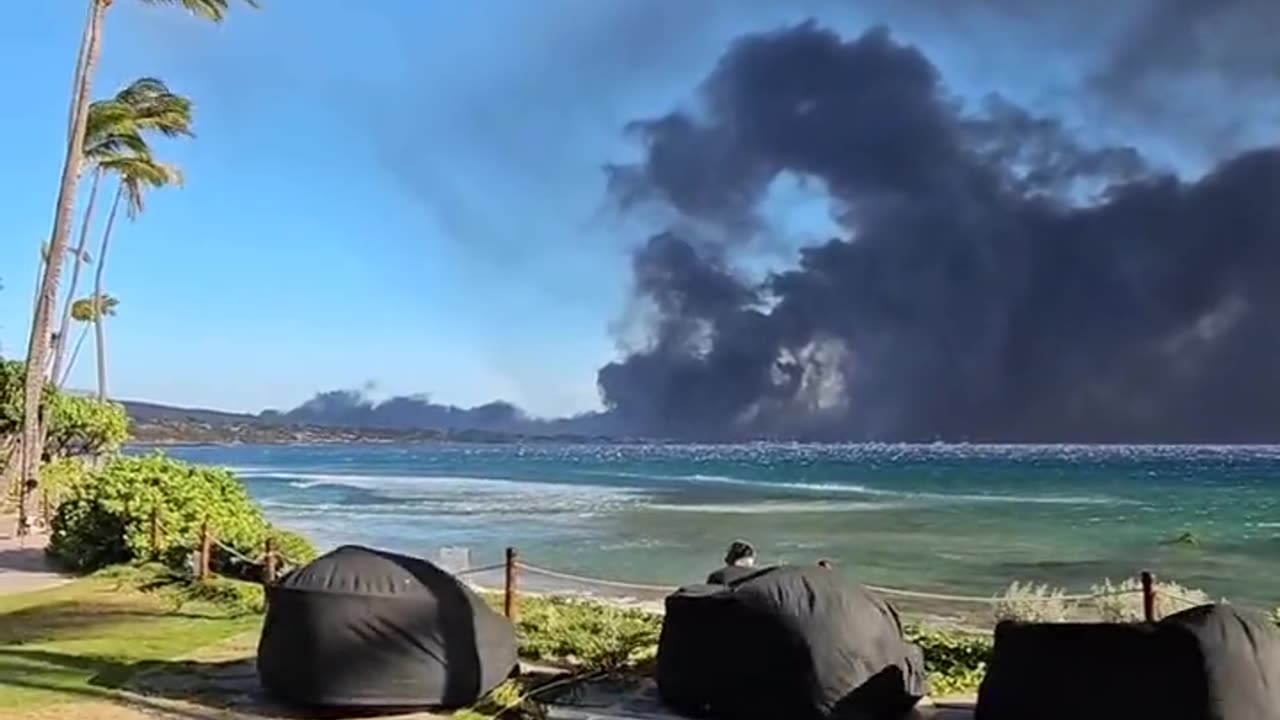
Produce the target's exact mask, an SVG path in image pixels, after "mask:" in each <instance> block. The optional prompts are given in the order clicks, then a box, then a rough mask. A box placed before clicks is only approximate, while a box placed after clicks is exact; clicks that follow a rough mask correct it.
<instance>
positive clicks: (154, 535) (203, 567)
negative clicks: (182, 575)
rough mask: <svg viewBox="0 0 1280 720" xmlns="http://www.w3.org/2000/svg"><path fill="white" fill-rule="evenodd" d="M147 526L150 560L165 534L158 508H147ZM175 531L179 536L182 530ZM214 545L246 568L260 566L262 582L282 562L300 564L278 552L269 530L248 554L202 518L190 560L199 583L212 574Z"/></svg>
mask: <svg viewBox="0 0 1280 720" xmlns="http://www.w3.org/2000/svg"><path fill="white" fill-rule="evenodd" d="M149 525H150V527H149V533H148V541H149V547H148V550H149V551H150V556H151V557H152V558H153V559H154V558H157V557H159V556H160V554H161V552H162V551H163V550H164V543H163V538H164V536H165V534H166V533H165V527H164V524H163V523H162V522H161V521H160V514H159V511H158V510H152V511H151V516H150V523H149ZM178 534H180V535H181V534H183V533H178ZM215 548H216V549H217V550H221V551H222V552H223V553H225V554H226V555H227V556H228V557H230V558H231V559H232V560H234V561H235V562H238V563H240V564H242V565H245V566H247V567H249V568H261V569H262V570H261V580H262V583H263V584H264V585H269V584H271V583H274V582H275V581H276V580H277V579H278V578H279V576H280V568H281V566H282V565H284V566H293V567H297V566H299V565H301V564H302V563H301V562H298V561H297V560H296V559H292V558H289V557H287V556H286V555H285V554H284V553H283V552H281V551H280V550H279V548H278V547H277V546H276V538H275V537H274V536H273V535H272V534H271V533H268V534H267V537H266V540H265V541H264V542H263V546H262V552H261V553H260V554H258V556H257V557H250V556H249V555H246V554H245V553H243V552H241V551H240V550H238V549H236V548H235V547H232V546H231V545H229V544H227V543H225V542H223V541H222V540H221V539H219V538H218V537H217V534H216V532H215V530H214V528H213V527H212V526H211V525H210V523H209V521H208V520H206V521H204V522H203V523H201V524H200V529H199V534H198V536H197V538H196V543H195V557H194V559H193V565H194V567H193V574H194V575H195V577H196V579H197V580H200V581H201V582H204V581H207V580H209V579H210V578H212V577H213V564H214V563H213V561H214V556H213V555H214V549H215Z"/></svg>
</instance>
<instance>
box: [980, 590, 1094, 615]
mask: <svg viewBox="0 0 1280 720" xmlns="http://www.w3.org/2000/svg"><path fill="white" fill-rule="evenodd" d="M1075 611H1076V606H1075V603H1073V602H1071V601H1070V600H1067V598H1066V593H1065V592H1063V591H1062V590H1060V589H1058V588H1051V587H1049V586H1048V585H1036V584H1035V583H1027V584H1025V585H1023V584H1021V583H1018V582H1014V583H1012V584H1011V585H1009V588H1008V589H1007V590H1005V591H1004V594H1002V595H1000V596H999V597H997V598H996V602H995V606H994V608H993V615H994V616H995V621H996V622H1000V621H1002V620H1016V621H1020V622H1063V621H1065V620H1067V619H1069V618H1070V617H1071V616H1072V615H1073V614H1075Z"/></svg>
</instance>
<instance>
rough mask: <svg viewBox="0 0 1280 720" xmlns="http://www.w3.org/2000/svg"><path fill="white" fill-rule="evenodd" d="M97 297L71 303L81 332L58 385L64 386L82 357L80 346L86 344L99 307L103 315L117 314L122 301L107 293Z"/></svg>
mask: <svg viewBox="0 0 1280 720" xmlns="http://www.w3.org/2000/svg"><path fill="white" fill-rule="evenodd" d="M95 300H97V299H96V298H92V297H84V298H80V299H79V300H76V301H75V302H73V303H71V318H72V319H73V320H75V321H76V322H77V323H80V325H81V328H80V333H79V334H78V335H77V336H76V344H75V347H73V348H72V350H71V356H70V357H68V358H67V367H66V369H65V370H63V372H62V377H61V378H59V379H58V387H59V388H62V387H63V386H65V385H66V384H67V378H69V377H71V370H72V368H74V367H75V366H76V359H77V358H79V357H80V348H81V347H82V346H83V345H84V339H85V338H86V337H88V335H89V328H90V327H92V326H93V325H94V324H95V319H96V318H97V316H98V308H99V307H101V308H102V315H104V316H106V317H112V316H114V315H115V314H116V307H117V306H119V305H120V301H119V300H117V299H116V298H114V297H112V296H110V295H105V296H103V297H102V298H101V300H99V301H97V302H95Z"/></svg>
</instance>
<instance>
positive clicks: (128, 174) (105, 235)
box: [93, 155, 182, 400]
mask: <svg viewBox="0 0 1280 720" xmlns="http://www.w3.org/2000/svg"><path fill="white" fill-rule="evenodd" d="M101 167H102V170H103V171H105V172H110V173H115V174H117V175H119V177H120V181H119V182H118V183H117V185H116V195H115V199H114V200H112V201H111V212H110V213H109V214H108V215H107V226H106V228H105V229H104V230H103V231H102V245H101V246H100V247H99V248H98V268H97V270H96V271H95V272H94V275H93V297H95V298H98V299H99V300H105V299H106V298H107V297H108V296H107V294H106V293H104V292H103V291H102V277H103V272H104V271H105V270H106V268H107V248H108V247H109V246H110V243H111V230H112V229H113V228H114V227H115V223H116V213H117V212H118V211H119V209H120V201H121V200H122V199H123V200H125V201H126V205H125V215H126V216H128V218H129V219H130V220H136V219H137V218H138V215H139V214H141V213H142V210H143V201H144V197H145V195H146V190H147V188H161V187H164V186H166V185H181V184H182V173H181V172H180V171H179V170H178V169H177V168H176V167H174V166H172V165H167V164H165V163H162V162H159V161H157V160H156V159H154V158H152V157H151V156H150V155H124V156H121V157H118V158H113V159H111V160H108V161H105V162H103V163H102V166H101ZM106 310H107V308H105V307H99V308H96V309H95V312H94V313H93V331H94V339H95V341H96V342H95V344H96V345H97V354H98V399H99V400H106V399H107V338H106V330H105V328H104V324H103V318H104V317H105V316H106V315H107V314H108V313H107V312H106Z"/></svg>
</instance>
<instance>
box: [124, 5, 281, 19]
mask: <svg viewBox="0 0 1280 720" xmlns="http://www.w3.org/2000/svg"><path fill="white" fill-rule="evenodd" d="M142 1H143V2H144V3H146V4H148V5H181V6H182V7H183V8H184V9H185V10H186V11H187V12H189V13H191V14H192V15H195V16H197V17H202V18H205V19H206V20H212V21H214V22H222V20H223V18H225V17H226V16H227V6H228V5H229V3H228V0H142ZM243 1H244V4H246V5H248V6H249V7H251V8H256V7H258V0H243Z"/></svg>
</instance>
